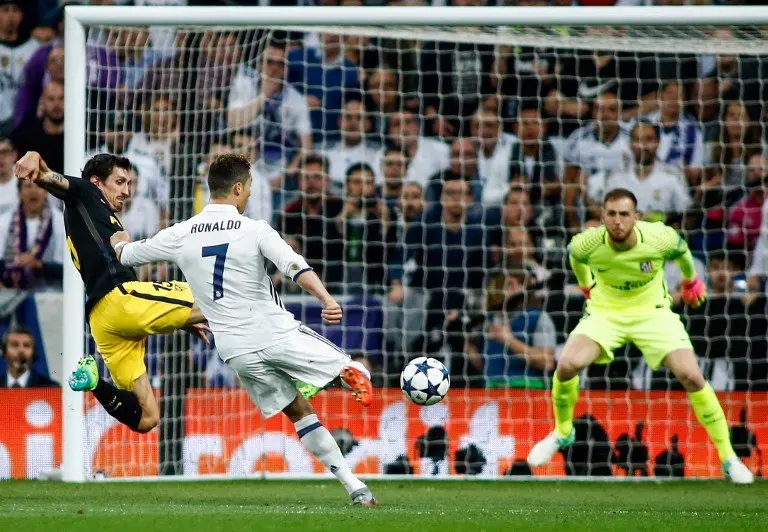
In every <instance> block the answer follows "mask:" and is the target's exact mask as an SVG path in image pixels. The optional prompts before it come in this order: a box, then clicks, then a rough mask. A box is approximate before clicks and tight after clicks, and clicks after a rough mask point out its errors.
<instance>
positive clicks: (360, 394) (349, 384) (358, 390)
mask: <svg viewBox="0 0 768 532" xmlns="http://www.w3.org/2000/svg"><path fill="white" fill-rule="evenodd" d="M339 377H340V378H341V382H342V384H343V385H344V386H345V387H346V388H349V389H350V390H352V393H353V394H354V395H355V399H357V400H358V401H359V402H360V403H361V404H362V405H363V406H370V404H371V403H372V402H373V388H372V387H371V374H370V372H369V371H368V369H367V368H366V367H365V366H363V365H362V364H361V363H360V362H357V361H354V360H353V361H351V362H350V363H349V364H347V365H346V366H344V369H342V370H341V373H339Z"/></svg>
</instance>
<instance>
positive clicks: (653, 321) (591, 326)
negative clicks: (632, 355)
mask: <svg viewBox="0 0 768 532" xmlns="http://www.w3.org/2000/svg"><path fill="white" fill-rule="evenodd" d="M573 334H581V335H583V336H586V337H588V338H590V339H592V340H594V341H595V342H597V343H598V344H599V345H600V347H601V348H602V351H603V352H602V354H601V355H600V356H599V357H598V358H597V360H595V363H596V364H607V363H609V362H611V361H612V360H613V351H614V350H615V349H618V348H619V347H621V346H623V345H624V344H628V343H630V342H631V343H633V344H635V345H636V346H637V348H638V349H639V350H640V351H641V352H642V353H643V358H644V359H645V361H646V362H647V363H648V365H649V366H650V367H651V368H652V369H658V368H659V367H660V366H661V365H662V364H663V363H664V359H665V358H666V357H667V355H668V354H669V353H671V352H672V351H676V350H678V349H690V350H691V351H693V346H692V345H691V339H690V338H689V337H688V332H687V331H686V330H685V326H683V322H682V321H681V320H680V316H678V315H677V314H675V313H674V312H672V311H671V310H669V309H659V310H658V311H655V312H650V313H648V314H641V315H637V316H622V315H619V314H605V313H585V314H584V316H583V317H582V318H581V320H580V321H579V323H578V325H576V328H575V329H574V330H573V332H571V335H573Z"/></svg>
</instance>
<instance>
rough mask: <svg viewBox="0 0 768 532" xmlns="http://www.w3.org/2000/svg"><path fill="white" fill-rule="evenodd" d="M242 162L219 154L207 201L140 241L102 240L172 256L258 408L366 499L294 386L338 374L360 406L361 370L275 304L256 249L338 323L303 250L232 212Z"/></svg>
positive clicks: (243, 194) (245, 184) (360, 500)
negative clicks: (290, 427) (287, 424)
mask: <svg viewBox="0 0 768 532" xmlns="http://www.w3.org/2000/svg"><path fill="white" fill-rule="evenodd" d="M250 169H251V165H250V162H249V161H248V159H247V158H245V157H243V156H241V155H237V154H225V155H221V156H219V157H218V158H217V159H216V160H215V161H214V162H213V164H211V167H210V169H209V171H208V186H209V188H210V192H211V201H210V203H209V204H208V205H207V206H206V207H205V208H204V209H203V210H202V212H200V214H198V215H196V216H194V217H192V218H190V219H189V220H186V221H184V222H181V223H178V224H176V225H174V226H172V227H169V228H167V229H164V230H162V231H160V232H159V233H157V234H156V235H155V236H154V237H152V238H149V239H146V240H142V241H140V242H129V241H130V237H129V236H128V235H127V233H125V232H119V233H115V234H114V235H113V237H112V240H111V243H112V245H113V247H114V248H115V252H116V253H117V256H118V258H119V259H120V262H121V263H122V264H124V265H126V266H134V267H135V266H140V265H142V264H148V263H151V262H159V261H167V262H173V263H175V264H177V265H178V266H179V267H180V268H181V270H182V272H184V276H185V277H186V279H187V282H188V283H189V286H190V288H191V289H192V293H193V294H194V296H195V298H196V301H197V303H198V306H199V307H200V309H201V310H202V311H203V314H204V315H205V317H206V318H207V319H208V324H209V325H210V328H211V330H212V332H213V335H214V338H215V339H216V348H217V350H218V352H219V356H220V357H221V358H222V360H224V362H226V363H227V364H228V365H229V366H230V367H231V368H232V369H233V370H234V371H235V372H236V373H237V375H238V377H239V378H240V381H241V382H242V384H243V387H244V388H245V389H246V390H248V393H249V394H250V396H251V399H253V401H254V403H256V405H257V406H258V407H259V409H260V410H261V412H262V414H263V415H264V416H265V417H270V416H273V415H275V414H277V413H278V412H280V411H282V412H284V413H285V415H287V416H288V418H289V419H290V420H291V421H292V422H293V423H294V425H295V427H296V433H297V434H298V436H299V438H300V439H301V441H302V442H303V443H304V445H305V446H306V447H307V449H308V450H309V451H310V452H312V454H314V455H315V456H316V457H317V458H318V460H320V461H321V462H322V463H323V465H325V466H326V467H327V468H328V469H330V471H331V472H332V473H333V474H334V475H336V477H337V478H338V479H339V481H341V483H342V484H343V485H344V487H345V488H346V490H347V492H348V493H349V494H350V496H351V498H352V502H353V504H359V505H364V506H371V505H374V504H376V500H375V499H374V497H373V494H372V493H371V490H370V489H369V488H368V487H367V486H366V485H365V484H363V482H361V481H360V480H359V479H358V478H357V477H356V476H355V475H354V474H353V473H352V470H351V469H350V467H349V465H348V464H347V463H346V461H345V460H344V457H343V456H342V454H341V451H340V450H339V447H338V445H337V444H336V441H335V440H334V439H333V436H331V433H330V432H328V429H326V428H325V427H324V426H323V425H322V424H321V423H320V422H319V421H318V419H317V415H316V414H315V412H314V410H313V409H312V405H310V403H309V401H307V399H305V398H304V396H303V395H302V394H301V393H298V392H297V389H296V381H302V382H303V383H308V384H310V385H312V386H314V387H316V389H317V390H319V389H321V388H323V387H325V386H326V385H327V384H328V383H330V382H331V381H333V380H334V379H336V378H341V381H342V384H344V385H345V386H346V387H349V388H351V389H352V392H353V393H354V394H355V397H356V398H357V400H358V401H359V402H361V403H362V404H363V405H364V406H368V405H370V404H371V402H372V399H373V398H372V389H371V383H370V374H369V373H368V370H367V369H366V368H365V367H364V366H363V365H362V364H360V363H359V362H355V361H353V360H351V359H350V358H349V356H348V355H347V354H346V353H344V352H343V351H342V350H341V349H339V348H338V347H336V346H335V345H334V344H333V343H332V342H330V341H329V340H327V339H325V338H324V337H322V336H320V335H319V334H317V333H315V332H314V331H312V330H311V329H309V328H308V327H306V326H304V325H302V324H301V323H300V322H298V321H297V320H296V319H294V317H293V314H291V313H290V312H288V311H287V310H285V306H284V305H283V303H282V301H281V300H280V296H279V295H278V293H277V291H276V290H275V287H274V286H273V285H272V280H271V278H270V276H269V274H268V273H267V270H266V259H269V260H270V261H272V262H273V263H274V264H275V265H276V266H277V268H278V269H279V270H280V271H281V272H282V273H283V275H285V276H286V277H287V278H290V279H293V280H294V282H296V283H297V284H298V285H299V286H301V287H302V288H303V289H304V290H306V291H307V292H309V293H311V294H312V295H314V296H315V297H317V298H318V299H319V300H320V302H321V303H322V304H323V311H322V317H323V320H324V321H325V322H326V323H331V324H333V323H339V322H340V321H341V316H342V311H341V307H340V306H339V304H338V303H337V302H336V301H335V300H334V298H333V297H332V296H331V295H330V294H329V293H328V291H327V290H326V288H325V286H324V285H323V283H322V281H320V278H319V277H318V276H317V275H316V274H315V273H314V272H313V271H312V268H310V267H309V266H308V265H307V262H306V261H305V260H304V258H303V257H302V256H301V255H299V254H298V253H296V252H295V251H293V249H292V248H291V247H290V246H289V245H288V244H287V243H286V242H285V241H284V240H283V239H282V238H281V237H280V235H279V234H278V233H277V231H275V230H274V229H273V228H272V227H270V226H269V224H268V223H267V222H265V221H264V220H253V219H251V218H247V217H245V216H243V215H242V213H243V211H244V209H245V207H246V205H247V203H248V197H249V196H250V189H251V170H250Z"/></svg>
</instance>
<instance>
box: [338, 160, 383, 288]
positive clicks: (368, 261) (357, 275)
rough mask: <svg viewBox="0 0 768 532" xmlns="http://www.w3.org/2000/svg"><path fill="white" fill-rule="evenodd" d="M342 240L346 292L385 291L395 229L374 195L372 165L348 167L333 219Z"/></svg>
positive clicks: (358, 164) (379, 199) (374, 184)
mask: <svg viewBox="0 0 768 532" xmlns="http://www.w3.org/2000/svg"><path fill="white" fill-rule="evenodd" d="M335 223H336V228H337V230H338V231H339V234H340V235H341V237H342V238H343V242H344V256H343V257H344V261H343V268H344V273H343V285H342V287H341V288H342V289H343V291H344V292H345V293H347V294H354V295H360V294H364V295H371V294H381V293H383V292H384V288H385V283H386V281H387V279H386V274H387V266H388V265H389V263H390V262H391V261H392V260H393V259H394V258H395V257H393V256H392V255H394V253H395V235H396V232H395V228H394V225H393V224H392V223H391V219H390V213H389V209H388V208H387V206H386V205H385V204H384V201H383V200H382V199H381V198H379V197H377V196H376V182H375V175H374V172H373V168H372V167H371V166H370V165H368V164H366V163H355V164H353V165H352V166H350V167H349V169H348V170H347V187H346V191H345V197H344V207H342V209H341V212H339V214H338V216H337V217H336V219H335Z"/></svg>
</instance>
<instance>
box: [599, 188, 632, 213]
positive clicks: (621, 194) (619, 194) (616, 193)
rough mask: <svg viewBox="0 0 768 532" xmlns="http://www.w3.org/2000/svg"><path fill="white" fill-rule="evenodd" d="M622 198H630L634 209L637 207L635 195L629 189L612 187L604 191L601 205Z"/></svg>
mask: <svg viewBox="0 0 768 532" xmlns="http://www.w3.org/2000/svg"><path fill="white" fill-rule="evenodd" d="M624 198H627V199H628V200H630V201H631V202H632V205H633V206H634V207H635V209H637V196H635V194H634V193H633V192H632V191H631V190H627V189H626V188H614V189H613V190H609V191H608V192H606V193H605V196H603V206H605V204H606V203H608V202H609V201H616V200H620V199H624Z"/></svg>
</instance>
